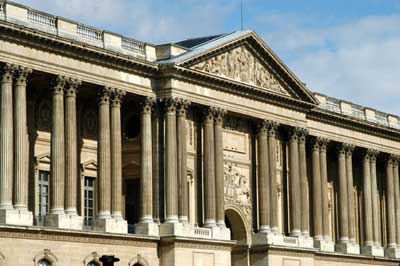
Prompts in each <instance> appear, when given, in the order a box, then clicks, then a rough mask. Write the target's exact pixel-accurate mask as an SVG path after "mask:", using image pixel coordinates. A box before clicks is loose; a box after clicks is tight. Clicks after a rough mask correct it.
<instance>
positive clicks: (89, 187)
mask: <svg viewBox="0 0 400 266" xmlns="http://www.w3.org/2000/svg"><path fill="white" fill-rule="evenodd" d="M94 182H95V178H93V177H88V176H87V177H85V198H84V200H85V217H84V222H85V226H91V225H93V219H94V204H95V202H94V200H95V197H94Z"/></svg>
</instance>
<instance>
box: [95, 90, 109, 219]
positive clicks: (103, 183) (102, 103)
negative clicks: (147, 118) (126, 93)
mask: <svg viewBox="0 0 400 266" xmlns="http://www.w3.org/2000/svg"><path fill="white" fill-rule="evenodd" d="M112 91H113V89H112V88H110V87H103V88H102V89H101V90H100V91H99V133H98V134H99V137H98V142H97V157H98V160H97V179H98V190H99V191H98V195H99V196H98V197H99V201H98V212H97V219H98V220H102V219H110V218H111V203H110V200H111V169H110V166H111V158H110V153H111V148H110V147H111V143H110V141H111V137H110V98H111V94H112Z"/></svg>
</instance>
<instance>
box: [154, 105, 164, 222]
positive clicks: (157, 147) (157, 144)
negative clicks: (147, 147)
mask: <svg viewBox="0 0 400 266" xmlns="http://www.w3.org/2000/svg"><path fill="white" fill-rule="evenodd" d="M151 116H152V118H151V119H152V121H151V138H152V162H153V167H152V174H153V218H154V222H156V223H157V224H159V223H160V192H161V191H160V168H161V156H162V155H161V151H162V144H161V143H162V140H161V139H160V124H161V123H162V122H161V121H162V119H161V117H160V111H159V106H158V105H157V104H155V105H154V108H153V110H152V112H151ZM162 157H163V156H162Z"/></svg>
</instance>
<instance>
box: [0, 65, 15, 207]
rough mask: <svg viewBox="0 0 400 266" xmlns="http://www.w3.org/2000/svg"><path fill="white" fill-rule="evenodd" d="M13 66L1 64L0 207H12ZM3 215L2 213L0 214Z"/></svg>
mask: <svg viewBox="0 0 400 266" xmlns="http://www.w3.org/2000/svg"><path fill="white" fill-rule="evenodd" d="M14 71H15V66H13V65H10V64H4V65H2V69H1V91H0V108H1V110H0V151H1V154H2V156H1V159H0V209H5V210H7V209H13V204H12V200H13V198H12V191H13V188H12V184H13V153H14V151H13V94H12V81H13V74H14ZM6 155H7V156H6ZM2 215H3V214H2Z"/></svg>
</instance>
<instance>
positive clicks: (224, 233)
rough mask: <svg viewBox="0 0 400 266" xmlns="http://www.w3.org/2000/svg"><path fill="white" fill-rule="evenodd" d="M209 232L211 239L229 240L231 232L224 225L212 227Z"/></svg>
mask: <svg viewBox="0 0 400 266" xmlns="http://www.w3.org/2000/svg"><path fill="white" fill-rule="evenodd" d="M211 232H212V238H213V239H218V240H231V230H230V229H229V228H227V227H226V226H224V225H223V226H221V225H220V226H215V227H212V228H211Z"/></svg>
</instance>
